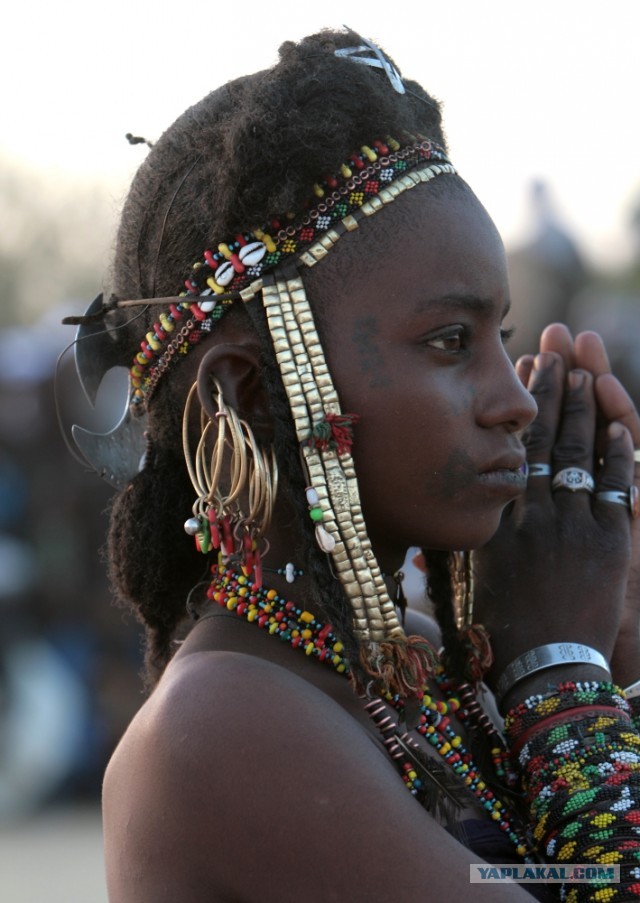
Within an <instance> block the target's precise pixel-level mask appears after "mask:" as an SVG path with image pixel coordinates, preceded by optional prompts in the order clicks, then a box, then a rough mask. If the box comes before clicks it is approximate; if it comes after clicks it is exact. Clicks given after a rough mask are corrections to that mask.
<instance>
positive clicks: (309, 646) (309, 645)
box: [304, 643, 313, 655]
mask: <svg viewBox="0 0 640 903" xmlns="http://www.w3.org/2000/svg"><path fill="white" fill-rule="evenodd" d="M304 651H305V654H306V655H311V653H312V652H313V643H307V645H306V646H305V647H304Z"/></svg>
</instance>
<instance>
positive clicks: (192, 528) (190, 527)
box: [184, 517, 201, 536]
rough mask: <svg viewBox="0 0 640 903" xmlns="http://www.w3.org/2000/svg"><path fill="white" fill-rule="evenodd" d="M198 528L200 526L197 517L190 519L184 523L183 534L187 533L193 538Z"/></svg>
mask: <svg viewBox="0 0 640 903" xmlns="http://www.w3.org/2000/svg"><path fill="white" fill-rule="evenodd" d="M200 527H201V524H200V521H199V520H198V518H197V517H190V518H189V520H186V521H185V522H184V532H185V533H188V534H189V536H195V535H196V533H197V532H198V531H199V530H200Z"/></svg>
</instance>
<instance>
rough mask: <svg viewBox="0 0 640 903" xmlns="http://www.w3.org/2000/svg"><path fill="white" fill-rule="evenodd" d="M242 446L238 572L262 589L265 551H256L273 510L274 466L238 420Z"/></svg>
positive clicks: (272, 457) (270, 456)
mask: <svg viewBox="0 0 640 903" xmlns="http://www.w3.org/2000/svg"><path fill="white" fill-rule="evenodd" d="M240 427H241V430H242V431H243V437H244V441H245V445H246V447H247V448H248V450H249V451H250V454H251V461H250V464H249V477H248V481H247V482H248V488H249V513H248V514H247V516H246V517H243V518H242V520H241V521H240V524H239V528H240V529H241V530H242V537H241V543H240V549H241V557H242V571H243V573H244V574H245V576H247V577H249V576H251V575H253V582H254V583H255V584H256V585H257V586H262V558H263V556H264V554H265V552H266V551H267V549H268V543H267V548H266V549H261V548H260V543H261V541H264V542H265V543H266V542H267V540H266V534H267V531H268V529H269V524H270V523H271V517H272V514H273V507H274V505H275V499H276V492H277V489H278V465H277V462H276V457H275V454H274V451H273V449H271V450H270V451H269V452H267V451H265V450H264V449H262V448H260V446H259V445H258V443H257V441H256V438H255V436H254V434H253V430H252V429H251V427H250V426H249V424H248V423H246V421H244V420H241V421H240Z"/></svg>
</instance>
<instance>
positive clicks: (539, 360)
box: [533, 351, 554, 370]
mask: <svg viewBox="0 0 640 903" xmlns="http://www.w3.org/2000/svg"><path fill="white" fill-rule="evenodd" d="M553 362H554V359H553V358H552V357H550V355H549V354H547V352H545V351H543V352H542V353H541V354H536V356H535V357H534V359H533V367H534V369H535V370H544V369H545V368H546V367H550V366H551V365H552V364H553Z"/></svg>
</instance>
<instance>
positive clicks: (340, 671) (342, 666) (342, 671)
mask: <svg viewBox="0 0 640 903" xmlns="http://www.w3.org/2000/svg"><path fill="white" fill-rule="evenodd" d="M346 670H347V666H346V665H338V666H337V667H336V671H338V672H339V673H340V674H342V673H344V671H346Z"/></svg>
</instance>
